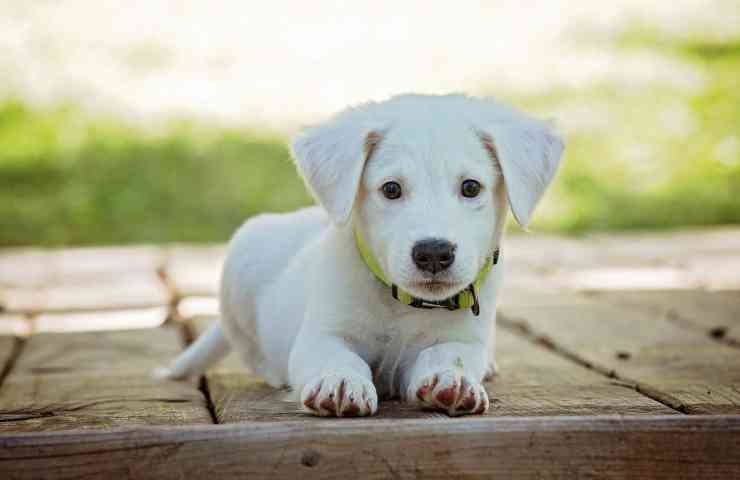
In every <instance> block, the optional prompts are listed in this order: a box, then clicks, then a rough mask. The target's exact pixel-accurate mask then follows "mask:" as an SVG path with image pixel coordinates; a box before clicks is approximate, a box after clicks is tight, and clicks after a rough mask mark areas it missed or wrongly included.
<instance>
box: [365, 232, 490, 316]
mask: <svg viewBox="0 0 740 480" xmlns="http://www.w3.org/2000/svg"><path fill="white" fill-rule="evenodd" d="M354 231H355V241H356V243H357V249H358V250H359V251H360V256H361V257H362V259H363V260H364V261H365V264H366V265H367V268H369V269H370V271H371V272H373V274H374V275H375V276H376V277H377V278H378V280H380V281H381V282H383V283H384V284H386V285H387V286H389V287H391V293H392V295H393V298H395V299H396V300H398V301H399V302H401V303H403V304H405V305H409V306H412V307H416V308H446V309H448V310H459V309H465V308H469V309H471V310H472V311H473V314H475V315H478V314H480V304H479V303H478V292H479V291H480V287H481V285H482V284H483V282H484V281H485V280H486V277H487V276H488V273H489V272H490V271H491V269H492V268H493V266H494V265H496V264H497V263H498V257H499V249H498V248H497V249H496V250H494V251H493V252H492V253H491V255H489V256H488V258H487V259H486V264H485V265H484V266H483V268H482V269H481V271H480V272H479V273H478V276H477V277H476V278H475V280H474V281H473V283H471V284H470V285H468V286H467V287H465V289H464V290H462V291H461V292H458V293H457V294H455V295H453V296H452V297H450V298H448V299H446V300H441V301H438V302H434V301H429V300H423V299H421V298H416V297H414V296H413V295H411V294H410V293H408V292H406V291H404V290H401V289H400V288H398V286H396V285H395V284H393V283H392V282H391V281H390V280H388V277H386V276H385V274H384V273H383V269H382V268H380V264H379V263H378V260H377V259H376V258H375V256H374V255H373V253H372V252H371V251H370V247H369V246H368V245H367V242H365V239H364V238H363V237H362V235H361V234H360V231H359V229H357V227H354Z"/></svg>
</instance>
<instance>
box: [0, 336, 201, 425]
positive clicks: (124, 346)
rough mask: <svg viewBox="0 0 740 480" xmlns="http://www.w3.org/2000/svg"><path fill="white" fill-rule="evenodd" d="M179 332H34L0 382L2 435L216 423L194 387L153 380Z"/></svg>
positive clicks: (173, 352) (171, 354)
mask: <svg viewBox="0 0 740 480" xmlns="http://www.w3.org/2000/svg"><path fill="white" fill-rule="evenodd" d="M181 347H182V341H181V338H180V334H179V332H177V331H176V329H174V328H159V329H149V330H130V331H121V332H96V333H61V334H40V335H33V336H31V337H30V338H29V339H28V340H26V342H25V345H23V348H22V349H21V350H20V355H18V357H17V358H16V360H15V364H14V365H13V368H12V369H11V370H10V373H9V375H8V376H7V378H6V379H5V381H4V382H3V384H2V385H0V432H19V431H20V432H30V431H47V430H79V429H107V428H111V427H116V426H118V427H130V426H136V425H189V424H201V423H211V422H212V419H211V416H210V412H209V411H208V408H207V403H206V400H205V398H204V396H203V395H202V393H201V392H200V391H199V390H198V387H197V384H196V383H195V382H158V381H156V380H154V379H152V378H151V371H152V369H153V367H155V366H156V365H164V364H165V363H166V362H168V361H169V360H170V359H172V358H173V357H174V356H175V355H177V353H178V352H179V351H180V350H181Z"/></svg>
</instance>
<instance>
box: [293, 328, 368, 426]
mask: <svg viewBox="0 0 740 480" xmlns="http://www.w3.org/2000/svg"><path fill="white" fill-rule="evenodd" d="M372 378H373V377H372V372H371V370H370V367H369V366H368V364H367V363H366V362H365V360H363V359H362V358H361V357H360V356H359V355H358V354H357V353H355V352H353V351H352V350H351V348H350V346H349V345H347V343H346V342H344V341H343V340H341V339H339V338H336V337H334V336H331V335H311V336H310V337H309V336H299V338H298V339H297V341H296V345H295V347H294V348H293V351H292V352H291V354H290V383H291V385H292V386H293V388H294V389H295V390H296V391H298V392H300V402H301V403H300V405H301V408H302V409H303V410H304V411H307V412H309V413H313V414H314V415H319V416H322V417H327V416H336V417H357V416H365V415H373V414H374V413H375V412H377V410H378V395H377V392H376V391H375V386H374V385H373V380H372Z"/></svg>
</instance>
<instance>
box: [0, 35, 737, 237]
mask: <svg viewBox="0 0 740 480" xmlns="http://www.w3.org/2000/svg"><path fill="white" fill-rule="evenodd" d="M620 48H621V49H622V51H625V52H650V53H651V54H656V55H660V56H661V57H662V58H670V59H674V60H675V61H677V62H683V64H686V65H689V66H690V67H692V68H693V69H694V70H695V71H697V72H699V73H700V76H701V77H702V78H701V79H700V81H698V84H697V85H698V86H696V88H683V87H680V86H679V87H677V86H675V85H672V84H670V82H668V83H666V84H662V83H660V82H655V83H654V84H651V85H652V86H648V87H640V88H627V87H625V86H624V85H616V84H605V85H602V86H600V87H598V88H593V89H590V90H585V91H584V90H583V89H577V90H576V89H574V90H558V91H554V92H551V93H550V94H548V95H547V96H542V97H537V98H523V99H514V103H516V104H518V105H522V106H524V107H525V108H527V109H528V110H532V111H538V112H555V113H556V114H558V115H560V116H564V117H568V116H569V115H573V112H576V114H577V115H581V116H582V117H583V120H581V121H580V124H579V125H578V127H577V128H574V129H572V131H570V132H569V135H568V149H567V154H566V159H565V163H564V166H563V169H562V170H561V172H560V174H559V176H558V178H557V180H556V182H555V185H554V187H553V188H552V189H551V191H550V192H549V193H548V194H547V196H546V199H545V201H544V202H543V204H542V207H541V208H540V209H539V211H538V214H537V216H536V220H535V224H534V228H535V229H546V230H553V231H560V232H571V233H578V232H584V231H590V230H594V229H626V228H660V227H677V226H684V225H710V224H722V223H739V222H740V42H739V41H734V40H727V41H723V42H713V41H704V40H701V39H688V40H687V39H678V40H676V39H672V38H666V37H662V36H660V35H657V34H655V33H652V32H650V31H646V30H635V31H631V32H628V33H627V34H625V35H624V37H623V38H622V40H621V44H620ZM656 68H659V67H656ZM679 74H680V72H677V75H679ZM679 83H680V82H679ZM309 203H310V198H309V196H308V195H307V194H306V192H305V189H304V187H303V185H302V182H301V181H300V179H299V178H298V177H297V175H296V174H295V169H294V167H293V165H292V162H291V161H290V158H289V154H288V151H287V148H286V144H285V140H284V139H282V138H279V137H275V136H270V135H266V134H258V133H255V132H249V131H239V130H235V129H222V128H205V127H203V126H202V125H193V124H176V125H172V126H170V127H168V128H166V129H164V130H162V131H158V132H151V131H148V130H144V129H143V128H141V127H139V128H133V127H128V126H125V125H123V124H122V123H121V122H117V121H111V120H100V119H90V118H89V117H88V116H86V115H84V114H82V113H80V112H79V111H77V110H75V109H74V108H73V107H69V106H66V107H60V108H57V109H54V110H42V111H39V110H34V109H32V108H30V107H28V106H27V105H25V104H23V103H22V102H17V101H6V102H5V103H1V104H0V246H8V245H62V244H105V243H129V242H143V243H149V242H165V241H182V242H201V241H203V242H205V241H224V240H226V239H227V238H228V237H229V236H230V235H231V234H232V233H233V231H234V229H235V228H236V227H237V226H238V225H239V224H240V223H241V222H242V221H244V219H245V218H247V217H249V216H251V215H254V214H257V213H259V212H263V211H288V210H292V209H294V208H297V207H299V206H302V205H307V204H309Z"/></svg>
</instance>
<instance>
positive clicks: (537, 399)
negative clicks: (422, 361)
mask: <svg viewBox="0 0 740 480" xmlns="http://www.w3.org/2000/svg"><path fill="white" fill-rule="evenodd" d="M212 321H216V318H215V317H196V318H194V319H192V321H191V322H192V326H193V330H194V331H195V332H196V334H199V333H201V332H202V331H204V330H205V329H206V328H207V327H208V325H210V323H211V322H212ZM496 347H497V354H496V358H497V361H498V363H499V367H500V374H499V375H497V376H496V377H495V378H494V379H493V380H492V381H491V382H488V383H487V384H486V387H487V390H488V394H489V398H490V400H491V409H490V411H489V413H488V415H492V416H510V415H513V416H534V415H543V416H552V415H613V414H623V415H631V414H672V413H677V412H676V411H675V410H672V409H670V408H668V407H666V406H665V405H663V404H661V403H659V402H656V401H654V400H652V399H650V398H648V397H646V396H644V395H641V394H639V393H637V392H636V391H635V390H634V389H633V388H630V387H629V386H625V385H624V384H620V383H619V382H615V381H613V380H611V379H608V378H605V377H604V375H601V374H599V373H596V372H594V371H592V370H589V369H587V368H584V367H583V366H581V365H578V364H577V363H574V362H571V361H569V360H565V359H563V358H562V357H560V356H558V355H556V354H554V353H552V352H551V351H549V350H547V349H546V348H544V347H541V346H537V345H534V344H533V343H531V342H529V341H526V340H523V339H522V338H519V337H517V336H516V335H514V334H512V333H511V332H507V331H506V330H499V332H498V334H497V341H496ZM206 379H207V384H208V390H209V393H210V395H211V401H212V402H213V405H214V411H215V415H216V418H217V421H218V422H219V423H234V422H255V421H256V422H266V421H280V420H290V419H293V420H296V419H301V420H303V421H308V422H310V421H315V420H316V419H314V418H313V417H310V416H307V415H305V414H303V413H301V412H300V411H299V410H298V407H297V401H296V399H295V397H294V396H293V395H291V394H290V393H289V392H288V391H286V390H278V389H274V388H271V387H270V386H269V385H267V384H266V383H264V382H263V381H261V380H260V379H259V378H257V377H255V376H254V375H252V374H250V373H249V372H248V371H247V370H246V369H245V368H244V367H243V366H242V364H241V362H240V361H239V358H237V357H236V355H234V354H233V353H232V354H231V355H229V357H227V358H226V360H225V361H224V362H223V363H222V364H220V365H218V366H216V367H215V368H213V369H212V370H211V371H209V372H208V373H207V375H206ZM378 415H379V416H381V417H384V418H399V419H400V418H430V417H436V416H441V415H439V414H436V413H431V412H424V411H421V410H419V409H418V408H416V407H415V406H412V405H407V404H404V403H402V402H399V401H383V402H381V404H380V410H379V413H378ZM319 421H322V420H319ZM324 421H325V420H324Z"/></svg>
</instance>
